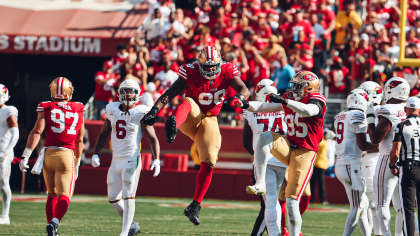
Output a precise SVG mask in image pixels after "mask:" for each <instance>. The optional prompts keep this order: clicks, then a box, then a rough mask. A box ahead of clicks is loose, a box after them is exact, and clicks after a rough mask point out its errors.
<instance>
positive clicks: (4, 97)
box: [0, 84, 10, 105]
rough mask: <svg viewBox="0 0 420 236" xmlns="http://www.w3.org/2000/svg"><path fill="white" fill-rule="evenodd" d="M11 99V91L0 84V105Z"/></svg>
mask: <svg viewBox="0 0 420 236" xmlns="http://www.w3.org/2000/svg"><path fill="white" fill-rule="evenodd" d="M9 98H10V96H9V90H8V89H7V88H6V86H4V85H2V84H0V105H1V104H4V103H6V102H7V101H9Z"/></svg>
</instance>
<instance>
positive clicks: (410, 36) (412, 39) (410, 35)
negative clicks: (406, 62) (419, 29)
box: [405, 29, 420, 53]
mask: <svg viewBox="0 0 420 236" xmlns="http://www.w3.org/2000/svg"><path fill="white" fill-rule="evenodd" d="M410 43H414V44H415V45H416V46H417V52H416V53H418V52H419V51H420V39H418V38H417V37H416V31H414V29H410V30H409V31H408V32H407V39H406V42H405V45H406V46H408V45H409V44H410Z"/></svg>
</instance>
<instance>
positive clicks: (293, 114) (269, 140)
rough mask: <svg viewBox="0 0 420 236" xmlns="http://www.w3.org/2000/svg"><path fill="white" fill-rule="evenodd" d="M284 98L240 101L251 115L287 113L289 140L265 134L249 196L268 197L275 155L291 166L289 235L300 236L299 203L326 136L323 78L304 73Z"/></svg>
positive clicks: (296, 79)
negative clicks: (268, 178)
mask: <svg viewBox="0 0 420 236" xmlns="http://www.w3.org/2000/svg"><path fill="white" fill-rule="evenodd" d="M290 87H291V88H290V89H288V92H287V93H285V94H284V95H283V96H279V95H276V94H270V95H269V96H267V100H268V101H269V102H256V101H253V102H247V101H236V102H235V105H236V106H237V107H242V108H244V109H247V110H248V111H251V112H275V111H282V110H284V112H285V121H286V123H287V126H288V130H287V138H286V137H284V136H283V135H281V134H278V133H275V132H271V131H270V132H263V133H262V134H261V136H260V138H259V140H258V143H257V149H256V152H255V168H256V173H257V183H256V184H255V185H253V186H248V187H247V188H246V190H247V192H248V193H249V194H258V195H264V194H265V193H266V189H265V186H266V184H265V174H266V169H267V161H268V159H269V158H270V157H271V155H273V156H274V157H276V158H277V159H278V160H279V161H281V162H283V163H284V164H286V165H287V166H289V176H288V177H289V178H288V179H289V182H288V183H287V187H286V208H287V215H288V221H289V234H290V235H291V236H299V234H300V230H301V226H302V217H301V215H300V212H299V201H300V198H301V196H302V193H303V190H304V189H305V187H306V185H307V184H308V182H309V179H310V178H311V175H312V171H313V167H314V163H315V155H316V152H317V151H318V146H319V143H320V142H321V140H322V137H323V134H324V130H323V127H324V114H325V110H326V108H327V106H326V98H325V97H324V96H323V95H322V94H320V93H318V87H319V79H318V77H317V76H316V75H315V74H314V73H312V72H309V71H300V72H299V73H297V74H296V75H295V76H294V77H293V79H292V80H291V81H290Z"/></svg>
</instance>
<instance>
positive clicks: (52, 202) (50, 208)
mask: <svg viewBox="0 0 420 236" xmlns="http://www.w3.org/2000/svg"><path fill="white" fill-rule="evenodd" d="M57 201H58V199H57V197H52V196H48V198H47V205H46V206H45V213H47V221H48V223H50V222H51V221H52V219H53V218H54V210H55V206H56V205H57Z"/></svg>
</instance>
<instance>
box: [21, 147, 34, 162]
mask: <svg viewBox="0 0 420 236" xmlns="http://www.w3.org/2000/svg"><path fill="white" fill-rule="evenodd" d="M31 154H32V150H31V149H30V148H25V150H24V151H23V154H22V157H24V158H25V159H29V157H30V156H31Z"/></svg>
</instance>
